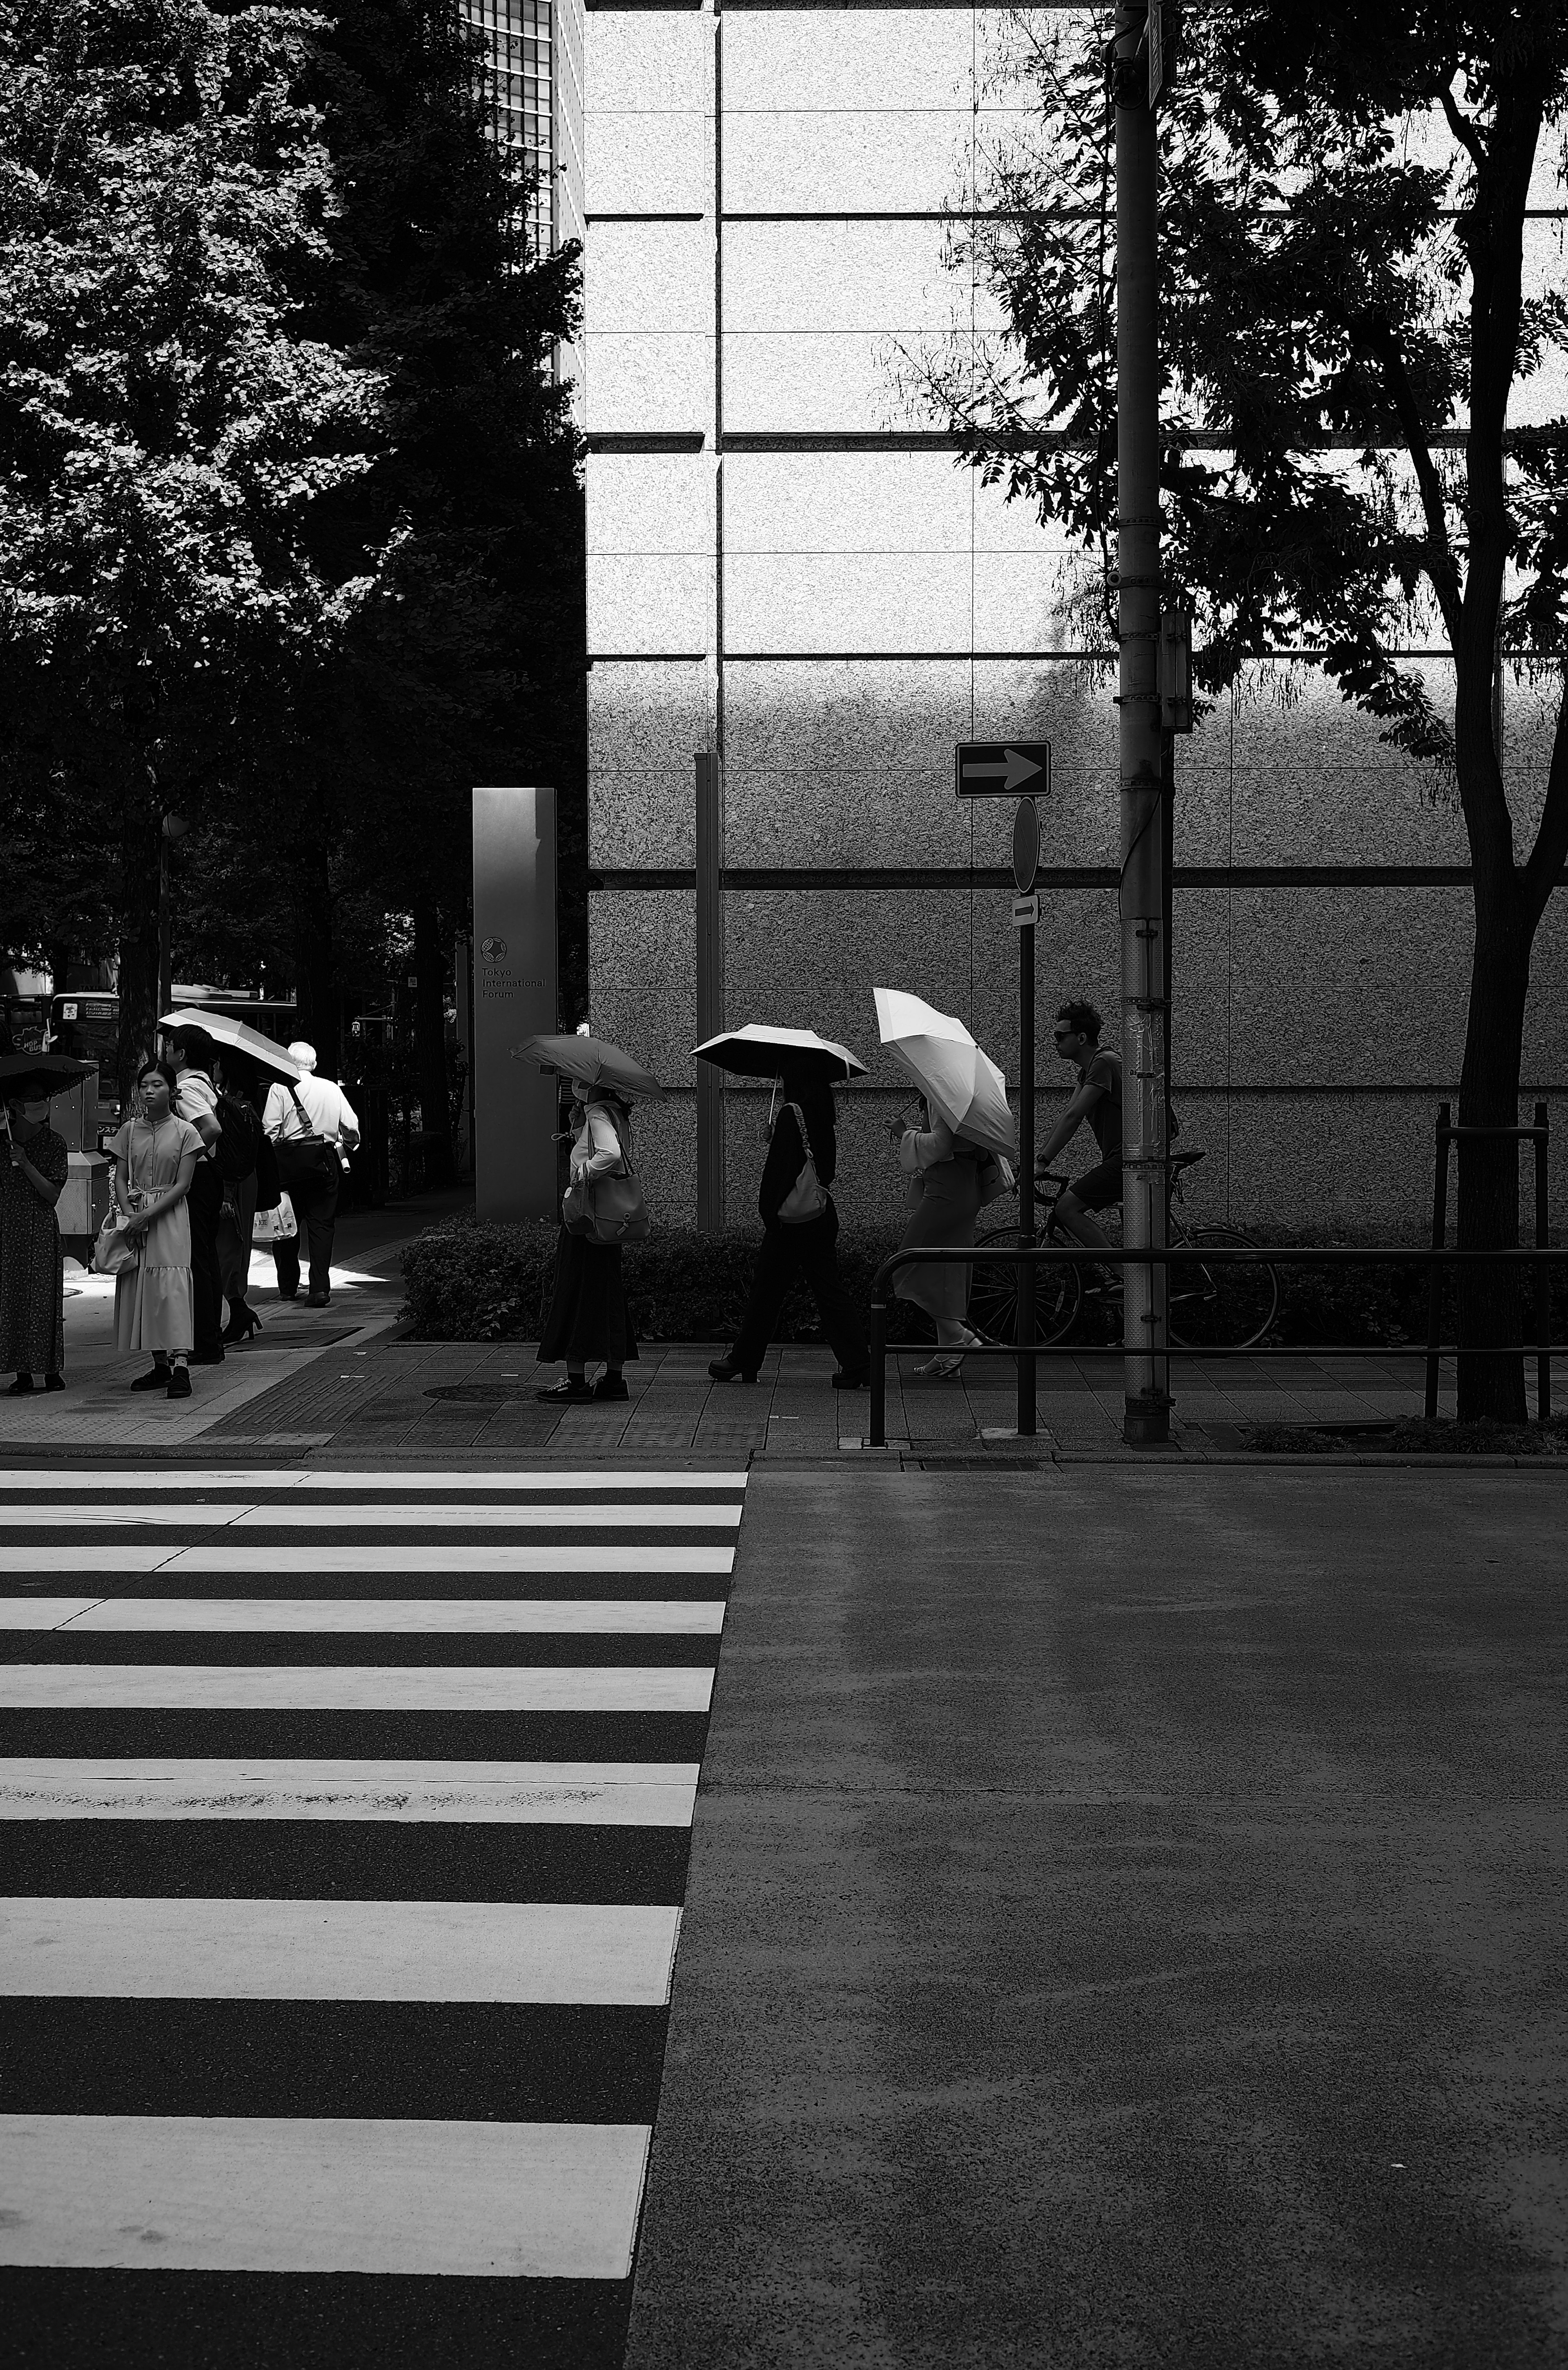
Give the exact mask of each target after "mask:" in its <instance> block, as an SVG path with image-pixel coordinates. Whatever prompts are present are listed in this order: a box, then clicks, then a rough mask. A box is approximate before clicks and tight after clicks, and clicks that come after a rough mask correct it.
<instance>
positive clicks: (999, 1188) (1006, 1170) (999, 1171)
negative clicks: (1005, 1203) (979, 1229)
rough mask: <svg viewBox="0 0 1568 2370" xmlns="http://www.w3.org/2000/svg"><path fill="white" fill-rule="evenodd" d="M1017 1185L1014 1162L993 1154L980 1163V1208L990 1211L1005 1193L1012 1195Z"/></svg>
mask: <svg viewBox="0 0 1568 2370" xmlns="http://www.w3.org/2000/svg"><path fill="white" fill-rule="evenodd" d="M1017 1183H1018V1179H1017V1178H1016V1177H1015V1176H1014V1174H1013V1165H1012V1162H1011V1161H1010V1160H1009V1159H1008V1158H1007V1157H1006V1156H1005V1155H1004V1154H1002V1153H1000V1152H993V1153H991V1154H990V1155H989V1156H987V1158H986V1159H985V1160H983V1161H982V1162H981V1163H980V1207H981V1208H982V1209H983V1210H985V1209H988V1208H989V1206H990V1204H991V1203H992V1202H999V1201H1000V1200H1001V1198H1002V1196H1003V1194H1004V1193H1010V1192H1011V1191H1012V1190H1013V1188H1014V1186H1015V1185H1016V1184H1017Z"/></svg>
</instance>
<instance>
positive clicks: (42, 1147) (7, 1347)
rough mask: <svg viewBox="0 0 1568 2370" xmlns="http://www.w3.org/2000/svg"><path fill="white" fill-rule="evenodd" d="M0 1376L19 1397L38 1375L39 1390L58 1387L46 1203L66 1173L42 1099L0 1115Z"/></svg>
mask: <svg viewBox="0 0 1568 2370" xmlns="http://www.w3.org/2000/svg"><path fill="white" fill-rule="evenodd" d="M0 1131H3V1134H0V1374H3V1373H5V1372H6V1370H7V1369H9V1371H10V1372H11V1373H12V1374H13V1375H15V1376H16V1380H15V1382H13V1383H11V1384H9V1385H8V1386H7V1388H6V1396H7V1398H21V1397H22V1396H23V1394H24V1393H25V1392H28V1391H30V1390H31V1389H32V1388H33V1376H34V1375H36V1374H41V1375H42V1376H43V1387H44V1389H45V1390H46V1391H63V1389H64V1387H65V1254H64V1252H63V1249H62V1248H61V1242H60V1225H59V1221H58V1220H57V1219H56V1217H55V1214H54V1204H55V1203H56V1202H58V1201H59V1199H60V1196H61V1194H62V1193H63V1191H64V1188H65V1179H67V1177H68V1176H69V1175H70V1173H71V1156H70V1153H69V1151H68V1150H67V1149H66V1145H65V1139H64V1137H63V1136H60V1135H56V1134H55V1133H54V1130H53V1129H52V1127H51V1126H50V1124H49V1104H48V1102H47V1100H45V1101H42V1102H35V1103H20V1102H13V1103H10V1104H8V1105H6V1108H5V1110H4V1111H3V1112H0Z"/></svg>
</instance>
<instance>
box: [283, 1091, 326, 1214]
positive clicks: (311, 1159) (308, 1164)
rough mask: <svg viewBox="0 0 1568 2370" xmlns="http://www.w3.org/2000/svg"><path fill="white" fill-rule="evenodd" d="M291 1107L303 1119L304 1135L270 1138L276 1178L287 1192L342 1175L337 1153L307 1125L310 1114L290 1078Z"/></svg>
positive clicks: (323, 1182) (321, 1183)
mask: <svg viewBox="0 0 1568 2370" xmlns="http://www.w3.org/2000/svg"><path fill="white" fill-rule="evenodd" d="M285 1084H286V1085H287V1087H288V1090H289V1094H290V1097H291V1099H292V1100H293V1102H294V1109H295V1110H296V1111H298V1113H299V1115H300V1117H301V1119H302V1120H303V1121H304V1122H305V1124H306V1131H307V1133H306V1134H304V1135H278V1136H274V1137H273V1139H272V1149H273V1150H274V1151H275V1152H276V1154H277V1156H278V1181H279V1183H280V1184H281V1185H282V1186H283V1187H284V1188H285V1189H286V1190H287V1191H289V1192H291V1193H292V1192H294V1190H295V1189H296V1187H298V1186H301V1185H303V1186H305V1187H306V1189H307V1190H308V1188H309V1187H311V1186H312V1185H330V1184H333V1183H334V1182H335V1181H336V1180H337V1179H338V1178H339V1176H340V1174H341V1169H340V1164H339V1160H338V1155H337V1152H336V1149H335V1148H334V1146H333V1145H330V1144H329V1143H328V1141H327V1138H326V1137H325V1136H324V1135H317V1133H316V1131H315V1130H314V1128H312V1127H311V1124H310V1114H309V1112H308V1111H307V1110H306V1108H305V1105H304V1104H303V1103H302V1102H301V1100H300V1099H299V1097H298V1095H297V1094H296V1093H295V1092H294V1082H293V1080H292V1079H289V1080H286V1081H285Z"/></svg>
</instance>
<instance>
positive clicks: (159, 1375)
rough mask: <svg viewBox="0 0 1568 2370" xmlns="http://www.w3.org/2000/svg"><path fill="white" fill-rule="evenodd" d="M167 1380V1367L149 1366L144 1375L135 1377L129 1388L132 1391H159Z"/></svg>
mask: <svg viewBox="0 0 1568 2370" xmlns="http://www.w3.org/2000/svg"><path fill="white" fill-rule="evenodd" d="M167 1380H168V1368H167V1366H149V1367H148V1369H147V1371H146V1373H145V1374H144V1375H137V1377H136V1379H135V1381H134V1382H133V1384H132V1386H131V1387H132V1389H133V1391H161V1390H162V1389H163V1387H164V1385H165V1384H166V1383H167Z"/></svg>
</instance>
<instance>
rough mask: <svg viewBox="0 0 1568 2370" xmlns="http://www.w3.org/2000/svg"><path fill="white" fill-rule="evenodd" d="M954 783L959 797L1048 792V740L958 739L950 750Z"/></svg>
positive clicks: (1043, 794)
mask: <svg viewBox="0 0 1568 2370" xmlns="http://www.w3.org/2000/svg"><path fill="white" fill-rule="evenodd" d="M952 773H953V786H954V788H956V789H957V791H958V795H959V797H960V798H961V799H1011V798H1016V797H1017V796H1018V794H1019V792H1020V790H1021V791H1022V792H1023V794H1024V796H1025V797H1026V798H1031V799H1043V798H1048V797H1049V796H1050V793H1051V743H1050V742H1049V741H961V742H959V743H958V746H957V748H956V749H955V750H954V751H953V765H952Z"/></svg>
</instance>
